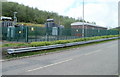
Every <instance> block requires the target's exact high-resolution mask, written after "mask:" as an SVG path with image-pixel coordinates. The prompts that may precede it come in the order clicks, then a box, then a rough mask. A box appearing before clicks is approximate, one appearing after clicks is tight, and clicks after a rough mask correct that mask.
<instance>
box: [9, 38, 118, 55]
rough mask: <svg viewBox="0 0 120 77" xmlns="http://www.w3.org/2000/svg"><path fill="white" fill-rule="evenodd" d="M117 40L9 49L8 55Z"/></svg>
mask: <svg viewBox="0 0 120 77" xmlns="http://www.w3.org/2000/svg"><path fill="white" fill-rule="evenodd" d="M117 38H118V37H112V38H104V39H98V40H89V41H81V42H73V43H66V44H56V45H48V46H40V47H27V48H17V49H8V50H7V53H8V54H14V53H21V52H30V51H40V50H47V49H53V48H61V47H68V46H75V45H81V44H87V43H93V42H100V41H105V40H112V39H117Z"/></svg>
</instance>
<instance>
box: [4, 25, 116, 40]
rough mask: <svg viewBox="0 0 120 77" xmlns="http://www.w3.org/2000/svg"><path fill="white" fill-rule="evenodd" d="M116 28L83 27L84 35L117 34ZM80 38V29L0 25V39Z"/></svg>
mask: <svg viewBox="0 0 120 77" xmlns="http://www.w3.org/2000/svg"><path fill="white" fill-rule="evenodd" d="M117 34H118V31H117V30H102V29H101V30H100V29H84V37H94V36H104V35H117ZM76 38H82V29H78V28H77V29H76V28H74V29H73V28H59V27H48V28H46V27H35V26H18V27H14V26H11V27H2V40H3V41H4V40H6V41H13V42H35V41H55V40H68V39H76Z"/></svg>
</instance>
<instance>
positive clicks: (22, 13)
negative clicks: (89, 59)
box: [2, 2, 88, 28]
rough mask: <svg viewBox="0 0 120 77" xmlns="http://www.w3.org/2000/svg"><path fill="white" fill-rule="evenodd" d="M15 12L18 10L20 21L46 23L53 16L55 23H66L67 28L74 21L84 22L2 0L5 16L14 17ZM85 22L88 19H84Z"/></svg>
mask: <svg viewBox="0 0 120 77" xmlns="http://www.w3.org/2000/svg"><path fill="white" fill-rule="evenodd" d="M13 12H18V13H17V18H18V22H26V23H36V24H44V23H45V22H46V19H47V18H53V19H54V20H55V23H57V24H61V25H64V26H65V27H67V28H69V27H70V24H71V23H73V22H83V20H81V19H75V18H72V17H68V16H62V15H58V13H55V12H49V11H43V10H39V9H38V8H33V7H29V6H25V5H23V4H18V3H16V2H2V15H3V16H8V17H13ZM84 22H88V21H85V20H84Z"/></svg>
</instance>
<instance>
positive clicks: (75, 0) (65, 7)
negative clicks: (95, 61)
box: [7, 0, 119, 28]
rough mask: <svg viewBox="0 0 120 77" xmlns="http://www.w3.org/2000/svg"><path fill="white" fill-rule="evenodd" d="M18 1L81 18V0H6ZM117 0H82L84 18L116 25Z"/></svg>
mask: <svg viewBox="0 0 120 77" xmlns="http://www.w3.org/2000/svg"><path fill="white" fill-rule="evenodd" d="M7 1H12V2H18V3H20V4H24V5H27V6H30V7H34V8H35V7H36V8H38V9H40V10H46V11H50V12H56V13H58V14H59V15H63V16H69V17H73V18H76V19H78V18H80V19H82V18H83V4H82V3H83V0H7ZM118 2H119V0H84V19H85V20H86V21H89V22H96V24H97V25H99V26H103V27H107V28H114V27H117V26H118Z"/></svg>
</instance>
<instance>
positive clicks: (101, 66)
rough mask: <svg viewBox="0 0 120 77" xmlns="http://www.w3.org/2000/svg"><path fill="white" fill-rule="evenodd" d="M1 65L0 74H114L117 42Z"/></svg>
mask: <svg viewBox="0 0 120 77" xmlns="http://www.w3.org/2000/svg"><path fill="white" fill-rule="evenodd" d="M2 65H3V66H2V67H3V68H2V73H3V75H116V74H118V41H117V40H114V41H109V42H105V43H100V44H94V45H89V46H84V47H79V48H73V49H68V50H62V51H61V52H60V53H53V54H48V55H43V56H37V57H30V58H24V59H20V60H13V61H5V62H3V63H2Z"/></svg>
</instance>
